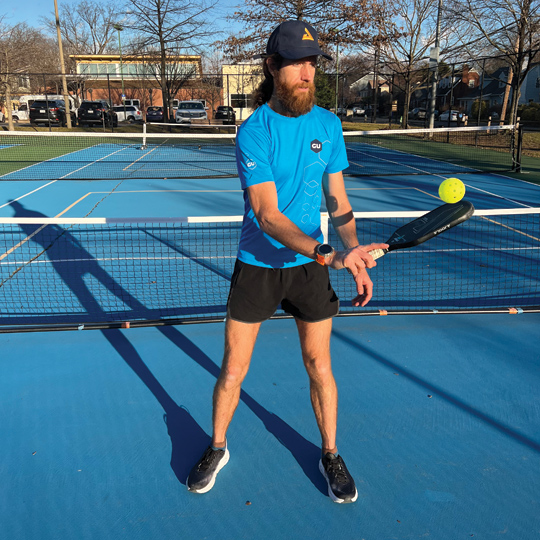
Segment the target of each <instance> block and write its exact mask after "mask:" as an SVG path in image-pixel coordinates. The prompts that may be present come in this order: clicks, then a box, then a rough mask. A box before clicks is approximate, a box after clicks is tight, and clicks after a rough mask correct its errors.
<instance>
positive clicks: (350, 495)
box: [319, 452, 358, 503]
mask: <svg viewBox="0 0 540 540" xmlns="http://www.w3.org/2000/svg"><path fill="white" fill-rule="evenodd" d="M319 470H320V471H321V473H322V475H323V476H324V477H325V478H326V482H327V483H328V495H330V498H331V499H332V500H333V501H334V502H337V503H351V502H354V501H356V499H358V491H356V486H355V484H354V480H353V478H352V476H351V475H350V473H349V471H348V470H347V467H346V466H345V462H344V461H343V458H342V457H341V456H339V455H338V456H335V455H334V454H331V453H330V452H329V453H328V454H326V455H325V456H323V457H322V458H321V461H320V462H319Z"/></svg>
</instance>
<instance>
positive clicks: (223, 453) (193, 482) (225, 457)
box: [186, 446, 229, 493]
mask: <svg viewBox="0 0 540 540" xmlns="http://www.w3.org/2000/svg"><path fill="white" fill-rule="evenodd" d="M228 461H229V450H227V447H225V450H214V449H213V448H212V447H211V446H209V447H208V448H207V449H206V450H205V451H204V454H203V455H202V458H201V459H200V460H199V462H198V463H197V464H196V465H195V466H194V467H193V469H191V472H190V473H189V476H188V479H187V482H186V484H187V488H188V489H189V491H193V492H194V493H206V492H207V491H210V490H211V489H212V488H213V487H214V484H215V482H216V476H217V473H218V472H219V471H220V470H221V469H223V467H225V465H226V464H227V462H228Z"/></svg>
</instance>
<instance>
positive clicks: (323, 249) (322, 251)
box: [318, 244, 334, 256]
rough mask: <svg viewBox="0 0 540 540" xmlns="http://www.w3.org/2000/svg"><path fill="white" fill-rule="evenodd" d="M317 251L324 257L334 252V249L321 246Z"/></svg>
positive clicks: (324, 245) (326, 245) (328, 246)
mask: <svg viewBox="0 0 540 540" xmlns="http://www.w3.org/2000/svg"><path fill="white" fill-rule="evenodd" d="M318 251H319V253H320V254H321V255H323V256H325V255H330V253H332V252H333V251H334V248H333V247H332V246H331V245H329V244H321V245H320V246H319V249H318Z"/></svg>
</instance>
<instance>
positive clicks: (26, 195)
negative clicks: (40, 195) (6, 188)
mask: <svg viewBox="0 0 540 540" xmlns="http://www.w3.org/2000/svg"><path fill="white" fill-rule="evenodd" d="M55 182H57V180H52V181H51V182H49V183H48V184H45V185H44V186H41V187H38V188H37V189H34V191H30V192H29V193H25V194H24V195H21V196H20V197H17V198H16V199H11V201H12V202H14V201H20V200H21V199H24V198H25V197H28V195H32V193H35V192H36V191H39V190H40V189H43V188H44V187H47V186H50V185H51V184H54V183H55ZM10 204H11V203H10V202H8V203H6V204H2V205H0V208H5V207H6V206H9V205H10Z"/></svg>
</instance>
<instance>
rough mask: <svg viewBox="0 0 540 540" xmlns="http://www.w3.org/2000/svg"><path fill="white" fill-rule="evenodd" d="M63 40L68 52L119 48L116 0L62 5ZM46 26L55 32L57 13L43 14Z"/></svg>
mask: <svg viewBox="0 0 540 540" xmlns="http://www.w3.org/2000/svg"><path fill="white" fill-rule="evenodd" d="M58 11H59V15H60V30H61V32H62V42H63V44H64V47H65V49H66V53H67V54H104V53H107V52H116V41H115V40H116V32H115V30H114V27H113V25H114V23H115V21H116V18H117V14H116V13H117V12H116V10H115V6H114V4H110V3H105V2H99V1H92V0H82V2H79V3H78V4H76V5H75V6H74V5H73V4H67V3H62V4H60V5H59V6H58ZM42 20H43V23H44V24H45V26H46V28H47V29H48V30H49V31H50V32H51V34H52V35H55V32H56V21H55V17H54V14H51V16H50V17H46V18H43V19H42Z"/></svg>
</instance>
